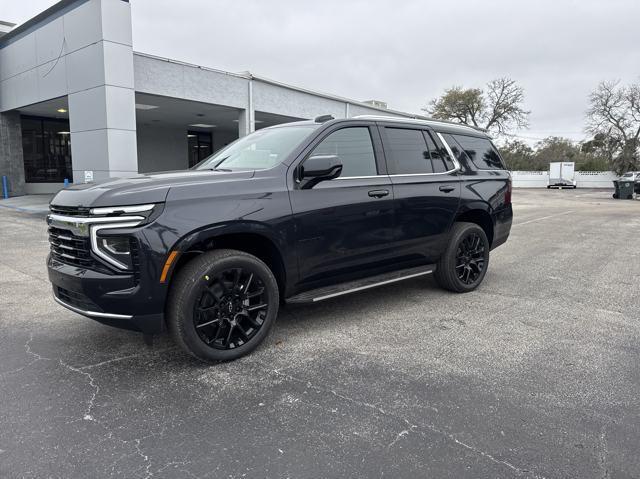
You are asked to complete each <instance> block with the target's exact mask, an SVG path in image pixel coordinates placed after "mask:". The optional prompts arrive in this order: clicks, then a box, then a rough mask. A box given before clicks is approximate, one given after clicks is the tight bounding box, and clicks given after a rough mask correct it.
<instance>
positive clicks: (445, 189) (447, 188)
mask: <svg viewBox="0 0 640 479" xmlns="http://www.w3.org/2000/svg"><path fill="white" fill-rule="evenodd" d="M438 189H439V190H440V191H442V192H443V193H451V192H452V191H453V190H455V188H454V187H453V186H447V185H442V186H441V187H440V188H438Z"/></svg>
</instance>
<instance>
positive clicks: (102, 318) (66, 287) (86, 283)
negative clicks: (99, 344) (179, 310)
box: [47, 255, 165, 334]
mask: <svg viewBox="0 0 640 479" xmlns="http://www.w3.org/2000/svg"><path fill="white" fill-rule="evenodd" d="M47 269H48V274H49V281H51V284H52V285H53V294H54V298H55V300H56V302H58V303H59V304H61V305H62V306H64V307H65V308H67V309H69V310H71V311H74V312H76V313H78V314H81V315H83V316H86V317H88V318H91V319H93V320H95V321H98V322H100V323H103V324H107V325H109V326H113V327H117V328H122V329H129V330H133V331H141V332H143V333H147V334H156V333H159V332H162V331H163V330H164V329H165V326H164V325H165V322H164V315H163V314H162V310H163V308H162V304H163V303H162V301H158V299H160V298H159V297H158V295H157V294H153V293H151V292H149V291H145V289H144V288H143V287H141V285H140V284H136V283H137V281H136V280H135V278H134V275H132V274H129V275H127V274H106V273H103V272H99V271H94V270H91V269H86V268H82V267H78V266H73V265H69V264H65V263H61V262H59V261H57V260H56V259H54V258H52V256H51V255H49V257H48V258H47ZM162 297H164V295H162ZM154 311H155V312H154Z"/></svg>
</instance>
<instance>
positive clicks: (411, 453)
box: [0, 190, 640, 478]
mask: <svg viewBox="0 0 640 479" xmlns="http://www.w3.org/2000/svg"><path fill="white" fill-rule="evenodd" d="M514 201H515V203H516V206H515V215H516V217H515V225H514V227H513V230H512V235H511V238H510V240H509V242H508V243H507V244H506V245H504V246H502V247H500V248H498V249H497V250H496V251H494V252H493V254H492V257H491V266H490V270H489V273H488V274H487V277H486V279H485V282H484V284H483V286H482V287H481V288H480V289H479V290H477V291H476V292H473V293H470V294H466V295H454V294H450V293H446V292H443V291H441V290H439V289H437V288H436V287H435V286H434V284H433V283H432V281H431V280H425V279H416V280H409V281H406V282H402V283H397V284H394V285H391V286H388V287H385V288H383V289H376V290H371V291H368V292H362V293H360V294H355V295H351V296H348V297H343V298H340V299H335V300H330V301H326V302H323V303H320V304H317V305H312V306H297V307H287V308H286V309H285V310H283V311H282V313H281V315H280V317H279V319H278V322H277V324H276V327H275V330H274V332H273V333H272V335H271V336H270V338H269V339H268V340H267V342H266V343H265V344H264V345H263V346H262V347H260V348H259V349H258V350H257V351H256V352H255V353H254V354H252V355H250V356H248V357H246V358H243V359H241V360H238V361H235V362H232V363H226V364H220V365H216V366H204V365H202V364H199V363H197V362H195V361H193V360H191V359H189V358H188V357H186V356H185V355H183V354H182V353H180V352H179V351H178V350H177V349H176V348H175V347H174V346H173V344H172V343H171V342H170V340H169V339H168V338H160V340H159V341H157V343H156V345H155V346H154V347H153V348H152V349H149V348H147V347H146V346H145V345H144V343H143V341H142V337H141V336H140V335H137V334H135V333H129V332H126V331H119V330H115V329H110V328H108V327H105V326H101V325H100V324H97V323H94V322H93V321H91V320H89V319H85V318H82V317H80V316H77V315H75V314H74V313H71V312H69V311H67V310H65V309H63V308H62V307H60V306H58V305H57V304H55V303H54V301H53V300H52V298H51V292H50V286H49V283H48V282H47V278H46V271H45V266H44V259H45V256H46V253H47V249H48V244H47V238H46V227H45V224H44V222H43V220H42V218H41V217H38V216H34V215H29V214H26V213H20V212H15V211H10V210H8V209H0V245H2V246H1V247H0V248H1V251H2V254H1V255H0V292H1V294H0V331H1V332H2V333H1V334H0V477H2V478H5V477H6V478H14V477H33V478H42V477H65V478H71V477H73V478H75V477H83V478H86V477H92V478H101V477H127V478H145V477H153V478H169V477H200V478H204V477H208V478H222V477H296V478H297V477H309V478H318V477H341V478H342V477H362V478H369V477H391V478H399V477H412V478H413V477H433V478H440V477H451V478H467V477H469V478H484V477H492V478H494V477H500V478H501V477H532V478H536V477H537V478H540V477H549V478H551V477H575V478H592V477H593V478H595V477H603V478H607V477H609V478H615V477H617V478H627V477H640V417H639V416H640V399H639V398H640V346H639V345H640V202H637V201H614V200H612V199H610V192H608V191H606V192H602V191H585V190H575V191H574V190H562V191H557V190H552V191H547V190H544V191H542V190H538V191H534V190H516V191H515V192H514Z"/></svg>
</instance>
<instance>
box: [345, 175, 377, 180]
mask: <svg viewBox="0 0 640 479" xmlns="http://www.w3.org/2000/svg"><path fill="white" fill-rule="evenodd" d="M387 176H389V175H369V176H338V177H337V178H335V179H336V180H365V179H371V178H386V177H387Z"/></svg>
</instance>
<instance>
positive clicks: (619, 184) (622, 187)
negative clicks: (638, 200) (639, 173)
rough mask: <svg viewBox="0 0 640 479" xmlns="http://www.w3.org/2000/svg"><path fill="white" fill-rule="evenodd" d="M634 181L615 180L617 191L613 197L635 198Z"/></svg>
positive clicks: (622, 198) (621, 198)
mask: <svg viewBox="0 0 640 479" xmlns="http://www.w3.org/2000/svg"><path fill="white" fill-rule="evenodd" d="M633 184H634V182H633V181H624V180H614V181H613V186H614V187H615V189H616V191H615V193H613V197H614V198H616V199H618V200H632V199H633V189H634V186H633Z"/></svg>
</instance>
